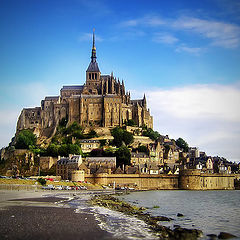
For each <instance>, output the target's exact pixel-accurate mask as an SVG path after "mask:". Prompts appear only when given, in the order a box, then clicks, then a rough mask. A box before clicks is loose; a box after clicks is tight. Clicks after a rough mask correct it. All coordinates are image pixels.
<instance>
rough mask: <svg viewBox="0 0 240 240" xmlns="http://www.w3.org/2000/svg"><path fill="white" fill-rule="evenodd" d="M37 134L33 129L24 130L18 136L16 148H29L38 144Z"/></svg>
mask: <svg viewBox="0 0 240 240" xmlns="http://www.w3.org/2000/svg"><path fill="white" fill-rule="evenodd" d="M36 142H37V136H36V135H35V134H33V132H32V131H31V130H22V131H21V132H20V133H19V134H18V135H17V137H16V144H15V148H17V149H29V147H30V146H36Z"/></svg>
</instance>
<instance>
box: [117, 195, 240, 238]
mask: <svg viewBox="0 0 240 240" xmlns="http://www.w3.org/2000/svg"><path fill="white" fill-rule="evenodd" d="M121 198H122V199H123V200H125V201H127V202H129V203H131V204H135V205H138V206H143V207H146V208H147V212H149V213H151V214H152V215H161V216H167V217H171V218H173V219H174V220H173V221H171V222H169V223H167V222H165V223H164V222H162V223H163V225H165V226H169V227H173V225H180V226H181V227H185V228H197V229H200V230H202V231H203V233H204V234H205V236H206V235H207V234H216V235H218V234H219V233H220V232H228V233H231V234H234V235H236V236H238V239H240V191H238V190H232V191H227V190H224V191H180V190H175V191H166V190H164V191H146V192H133V193H130V194H128V195H124V196H121ZM177 213H181V214H183V215H184V216H183V217H177ZM235 239H236V238H235Z"/></svg>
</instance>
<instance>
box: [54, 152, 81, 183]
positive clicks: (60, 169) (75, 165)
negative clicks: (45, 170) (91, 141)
mask: <svg viewBox="0 0 240 240" xmlns="http://www.w3.org/2000/svg"><path fill="white" fill-rule="evenodd" d="M81 164H82V156H81V155H73V156H69V157H67V158H64V157H63V158H61V159H60V160H58V161H57V168H56V176H61V178H62V179H64V180H71V179H72V172H73V171H75V170H79V167H80V166H81Z"/></svg>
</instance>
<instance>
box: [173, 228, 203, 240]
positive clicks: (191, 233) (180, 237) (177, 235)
mask: <svg viewBox="0 0 240 240" xmlns="http://www.w3.org/2000/svg"><path fill="white" fill-rule="evenodd" d="M202 235H203V234H202V231H201V230H198V229H186V228H181V227H179V228H175V229H174V239H177V240H196V239H198V238H199V237H201V236H202Z"/></svg>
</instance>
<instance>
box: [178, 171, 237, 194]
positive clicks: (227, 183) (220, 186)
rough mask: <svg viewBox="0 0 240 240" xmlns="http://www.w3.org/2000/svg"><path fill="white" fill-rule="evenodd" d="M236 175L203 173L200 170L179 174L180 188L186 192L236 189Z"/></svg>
mask: <svg viewBox="0 0 240 240" xmlns="http://www.w3.org/2000/svg"><path fill="white" fill-rule="evenodd" d="M235 178H236V176H235V175H234V174H219V173H202V172H201V170H198V169H185V170H180V172H179V188H180V189H185V190H225V189H228V190H230V189H234V179H235Z"/></svg>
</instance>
